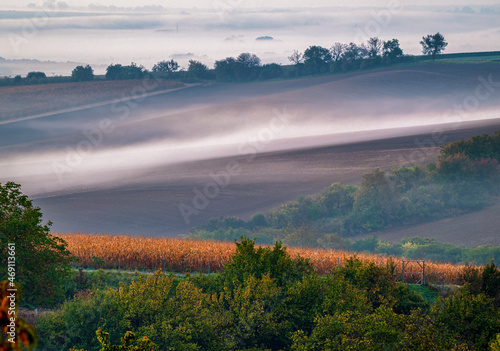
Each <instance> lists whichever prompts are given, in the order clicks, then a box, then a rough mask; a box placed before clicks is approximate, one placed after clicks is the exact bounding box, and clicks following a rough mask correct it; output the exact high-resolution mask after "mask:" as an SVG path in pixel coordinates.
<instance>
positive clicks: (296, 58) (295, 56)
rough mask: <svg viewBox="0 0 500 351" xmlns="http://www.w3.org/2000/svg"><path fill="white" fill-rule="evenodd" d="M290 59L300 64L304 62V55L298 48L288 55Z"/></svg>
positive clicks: (295, 63)
mask: <svg viewBox="0 0 500 351" xmlns="http://www.w3.org/2000/svg"><path fill="white" fill-rule="evenodd" d="M288 60H289V61H290V62H291V63H293V64H294V65H299V64H301V63H303V62H304V55H303V54H302V53H301V52H298V51H297V50H293V53H292V54H291V55H290V56H288Z"/></svg>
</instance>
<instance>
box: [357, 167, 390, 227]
mask: <svg viewBox="0 0 500 351" xmlns="http://www.w3.org/2000/svg"><path fill="white" fill-rule="evenodd" d="M394 198H395V194H394V192H393V189H391V187H390V183H389V181H388V179H387V178H386V175H385V172H384V171H382V170H380V169H376V170H375V171H373V172H371V173H367V174H365V175H364V176H363V178H362V180H361V185H360V187H359V188H358V189H357V190H356V193H355V194H354V205H353V207H354V211H356V212H357V215H358V216H359V219H360V220H361V221H360V223H359V224H361V227H362V228H363V229H365V230H368V231H371V230H374V229H380V228H382V227H384V226H385V225H386V224H387V223H389V222H390V221H391V220H392V219H393V218H392V217H393V207H394V206H395V201H394Z"/></svg>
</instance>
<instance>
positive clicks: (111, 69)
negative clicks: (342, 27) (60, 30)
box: [0, 32, 448, 85]
mask: <svg viewBox="0 0 500 351" xmlns="http://www.w3.org/2000/svg"><path fill="white" fill-rule="evenodd" d="M420 44H421V45H422V53H423V54H425V55H429V56H430V57H432V59H433V60H435V58H436V57H437V55H439V54H440V53H442V52H443V51H444V50H445V48H446V46H447V45H448V43H447V42H446V41H445V39H444V36H443V35H441V34H440V33H439V32H438V33H436V34H430V35H427V36H425V37H422V41H421V42H420ZM411 59H412V56H410V55H404V54H403V50H402V49H401V47H400V44H399V40H398V39H391V40H388V41H383V40H381V39H379V38H377V37H373V38H370V39H368V40H367V42H366V43H362V44H359V45H358V44H356V43H352V42H351V43H349V44H343V43H338V42H337V43H335V44H334V45H333V46H332V47H331V48H325V47H322V46H317V45H313V46H310V47H308V48H307V49H306V50H304V52H299V51H297V50H294V51H293V53H292V54H291V55H290V56H289V57H288V60H289V61H290V62H291V64H292V65H291V66H282V65H279V64H277V63H269V64H262V63H261V60H260V58H259V57H257V56H256V55H255V54H251V53H241V54H240V55H239V56H237V57H227V58H225V59H222V60H218V61H215V64H214V68H213V69H209V67H208V66H207V65H205V64H203V63H202V62H200V61H197V60H190V61H189V64H188V67H187V69H186V70H184V69H181V67H180V66H179V63H178V62H176V61H175V60H164V61H160V62H158V63H156V64H155V65H154V66H153V68H152V69H151V70H150V71H149V70H147V69H146V68H145V67H144V66H138V65H137V64H136V63H133V62H132V63H131V64H130V65H121V64H111V65H109V66H108V67H107V68H106V74H105V79H106V80H122V79H142V78H145V77H154V78H165V79H197V80H200V79H201V80H210V79H211V80H217V81H221V82H248V81H254V80H270V79H278V78H293V77H300V76H306V75H317V74H327V73H337V72H346V71H350V70H357V69H368V68H373V67H378V66H381V65H392V64H396V63H400V62H404V61H409V60H411ZM54 78H55V79H54ZM95 79H96V76H95V75H94V70H93V69H92V67H91V66H90V65H86V66H77V67H76V68H75V69H74V70H73V71H72V73H71V78H70V79H65V77H51V78H50V79H49V78H48V77H47V76H46V74H45V73H44V72H29V73H28V75H27V76H26V78H22V77H21V76H20V75H17V76H15V77H14V78H4V79H2V80H0V85H26V84H44V83H48V82H65V81H73V82H84V81H93V80H95Z"/></svg>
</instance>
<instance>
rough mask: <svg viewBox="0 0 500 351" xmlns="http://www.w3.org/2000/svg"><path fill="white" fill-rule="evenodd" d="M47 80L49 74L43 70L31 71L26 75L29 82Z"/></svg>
mask: <svg viewBox="0 0 500 351" xmlns="http://www.w3.org/2000/svg"><path fill="white" fill-rule="evenodd" d="M46 80H47V76H46V75H45V73H43V72H29V73H28V75H27V76H26V81H27V82H28V84H38V83H42V82H44V81H46Z"/></svg>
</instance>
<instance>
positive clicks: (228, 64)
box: [215, 57, 236, 82]
mask: <svg viewBox="0 0 500 351" xmlns="http://www.w3.org/2000/svg"><path fill="white" fill-rule="evenodd" d="M235 65H236V59H235V58H234V57H227V58H225V59H224V60H219V61H215V77H216V78H217V80H218V81H221V82H233V81H235V80H236V77H235V74H234V72H235V69H234V66H235Z"/></svg>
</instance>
